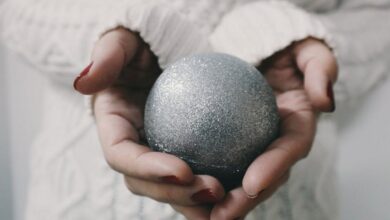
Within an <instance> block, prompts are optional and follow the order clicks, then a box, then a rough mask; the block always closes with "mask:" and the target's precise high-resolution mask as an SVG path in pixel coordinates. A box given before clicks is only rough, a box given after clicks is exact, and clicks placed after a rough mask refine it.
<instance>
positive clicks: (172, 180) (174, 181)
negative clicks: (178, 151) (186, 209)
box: [160, 176, 183, 185]
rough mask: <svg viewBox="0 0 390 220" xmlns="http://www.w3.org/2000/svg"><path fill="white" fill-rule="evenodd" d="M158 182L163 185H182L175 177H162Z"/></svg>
mask: <svg viewBox="0 0 390 220" xmlns="http://www.w3.org/2000/svg"><path fill="white" fill-rule="evenodd" d="M160 180H161V181H162V182H165V183H170V184H177V185H183V182H182V181H181V180H179V178H177V177H176V176H163V177H160Z"/></svg>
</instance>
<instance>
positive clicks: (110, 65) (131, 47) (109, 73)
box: [74, 28, 139, 94]
mask: <svg viewBox="0 0 390 220" xmlns="http://www.w3.org/2000/svg"><path fill="white" fill-rule="evenodd" d="M138 47H139V39H138V37H137V36H136V35H135V34H133V33H131V32H130V31H127V30H125V29H122V28H119V29H115V30H113V31H110V32H108V33H106V34H105V35H103V36H102V38H101V39H100V40H99V41H98V42H97V43H96V45H95V48H94V50H93V52H92V63H91V65H90V66H89V67H88V68H87V70H86V71H85V72H84V73H85V74H84V75H83V74H81V75H80V77H78V78H77V79H76V80H75V82H74V87H75V89H76V90H77V91H79V92H81V93H83V94H92V93H96V92H98V91H101V90H103V89H105V88H107V87H108V86H110V85H111V84H112V83H113V82H114V81H115V80H116V79H117V78H118V77H119V75H120V73H121V71H122V68H123V67H124V66H125V65H126V64H127V63H128V62H129V61H130V60H131V59H132V58H133V57H134V56H135V54H136V53H137V50H138Z"/></svg>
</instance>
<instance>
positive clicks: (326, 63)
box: [294, 39, 337, 112]
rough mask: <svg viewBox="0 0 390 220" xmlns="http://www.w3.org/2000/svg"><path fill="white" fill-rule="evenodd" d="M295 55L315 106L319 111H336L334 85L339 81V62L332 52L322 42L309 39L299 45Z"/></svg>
mask: <svg viewBox="0 0 390 220" xmlns="http://www.w3.org/2000/svg"><path fill="white" fill-rule="evenodd" d="M294 54H295V57H296V62H297V65H298V68H299V69H300V71H301V72H302V73H303V74H304V86H305V90H306V91H307V92H308V95H309V97H310V100H311V102H312V104H313V106H314V107H315V108H316V109H317V110H319V111H326V112H332V111H334V109H335V103H334V97H333V83H334V82H335V81H336V79H337V61H336V58H335V56H334V55H333V53H332V51H331V50H330V49H329V48H328V47H327V46H326V45H325V44H324V43H322V42H321V41H319V40H315V39H309V40H305V41H302V42H301V43H297V44H296V45H295V47H294Z"/></svg>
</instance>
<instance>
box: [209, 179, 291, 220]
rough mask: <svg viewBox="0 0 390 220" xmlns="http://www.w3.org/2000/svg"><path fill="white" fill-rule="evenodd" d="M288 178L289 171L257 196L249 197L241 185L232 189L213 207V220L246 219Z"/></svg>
mask: <svg viewBox="0 0 390 220" xmlns="http://www.w3.org/2000/svg"><path fill="white" fill-rule="evenodd" d="M287 180H288V173H286V174H285V175H283V176H282V177H280V178H279V179H278V180H277V181H276V182H275V184H273V185H271V186H270V187H269V188H267V189H265V190H263V191H262V192H261V193H260V194H259V195H258V196H257V197H256V198H249V197H248V196H247V194H246V193H245V191H244V190H243V188H241V187H240V188H237V189H234V190H232V191H230V192H229V193H228V194H227V195H226V197H225V199H224V200H223V201H222V202H220V203H217V204H216V205H215V206H214V208H213V209H212V211H211V220H218V219H244V218H245V216H246V215H247V214H248V213H249V212H250V211H251V210H252V209H254V208H255V207H256V206H257V205H258V204H259V203H261V202H263V201H265V200H266V199H268V198H269V197H271V196H272V195H273V194H274V193H275V191H276V190H277V189H278V188H279V187H280V186H281V185H283V184H284V183H285V182H286V181H287Z"/></svg>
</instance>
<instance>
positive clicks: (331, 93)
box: [327, 82, 336, 112]
mask: <svg viewBox="0 0 390 220" xmlns="http://www.w3.org/2000/svg"><path fill="white" fill-rule="evenodd" d="M327 95H328V97H329V99H330V101H331V102H332V103H331V105H332V106H331V108H330V110H329V111H330V112H334V111H335V110H336V104H335V101H334V93H333V85H332V83H331V82H329V84H328V88H327Z"/></svg>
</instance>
